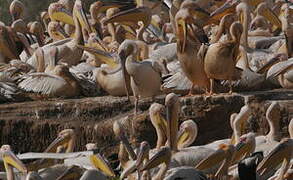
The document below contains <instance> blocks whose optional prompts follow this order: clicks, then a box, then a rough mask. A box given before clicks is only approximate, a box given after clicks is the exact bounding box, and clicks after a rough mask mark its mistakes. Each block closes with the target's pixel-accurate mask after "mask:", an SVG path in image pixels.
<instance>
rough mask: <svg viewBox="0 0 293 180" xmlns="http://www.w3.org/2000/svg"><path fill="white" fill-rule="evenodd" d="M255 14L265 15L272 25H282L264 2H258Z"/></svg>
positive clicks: (279, 26)
mask: <svg viewBox="0 0 293 180" xmlns="http://www.w3.org/2000/svg"><path fill="white" fill-rule="evenodd" d="M256 12H257V14H259V15H261V16H264V17H266V18H267V19H268V20H269V21H270V22H271V23H272V24H273V25H275V26H277V27H278V28H281V27H282V23H281V21H280V19H279V18H278V17H277V15H276V14H275V13H274V12H273V11H272V10H271V9H270V8H269V7H268V4H267V3H266V2H262V3H260V4H259V5H258V6H257V8H256Z"/></svg>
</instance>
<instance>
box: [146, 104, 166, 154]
mask: <svg viewBox="0 0 293 180" xmlns="http://www.w3.org/2000/svg"><path fill="white" fill-rule="evenodd" d="M164 111H165V107H164V106H163V105H161V104H158V103H153V104H152V105H151V107H150V109H149V114H150V119H151V122H152V124H153V126H154V127H155V129H156V132H157V138H158V140H157V146H156V148H157V149H158V148H160V147H161V146H163V145H164V144H165V142H166V140H167V135H166V133H167V122H166V120H165V119H164V118H163V117H162V114H161V113H162V112H164Z"/></svg>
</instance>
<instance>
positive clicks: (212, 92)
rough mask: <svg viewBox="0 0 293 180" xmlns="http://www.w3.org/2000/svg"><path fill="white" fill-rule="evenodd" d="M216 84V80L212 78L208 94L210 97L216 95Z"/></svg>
mask: <svg viewBox="0 0 293 180" xmlns="http://www.w3.org/2000/svg"><path fill="white" fill-rule="evenodd" d="M214 82H215V81H214V79H212V78H211V79H210V92H209V94H208V95H209V96H212V95H213V94H214V91H213V90H214Z"/></svg>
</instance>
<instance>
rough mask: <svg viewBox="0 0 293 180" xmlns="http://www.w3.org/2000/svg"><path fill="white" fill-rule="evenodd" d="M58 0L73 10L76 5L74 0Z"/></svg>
mask: <svg viewBox="0 0 293 180" xmlns="http://www.w3.org/2000/svg"><path fill="white" fill-rule="evenodd" d="M58 2H59V3H61V4H63V5H64V6H65V7H66V9H68V10H69V11H72V9H73V6H74V0H59V1H58Z"/></svg>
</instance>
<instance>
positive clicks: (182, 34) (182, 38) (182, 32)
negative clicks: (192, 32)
mask: <svg viewBox="0 0 293 180" xmlns="http://www.w3.org/2000/svg"><path fill="white" fill-rule="evenodd" d="M176 28H177V33H178V45H179V46H178V48H179V51H180V52H181V53H184V52H185V48H186V40H187V24H186V22H185V20H184V19H179V20H178V21H177V22H176Z"/></svg>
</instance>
